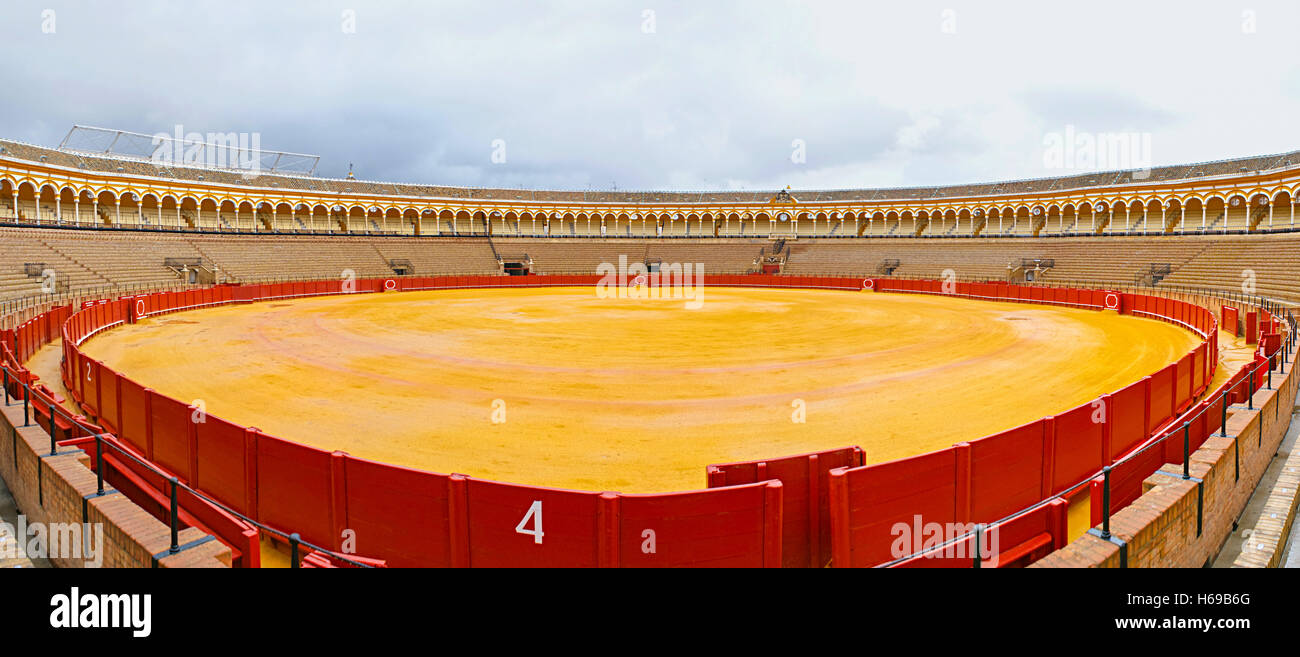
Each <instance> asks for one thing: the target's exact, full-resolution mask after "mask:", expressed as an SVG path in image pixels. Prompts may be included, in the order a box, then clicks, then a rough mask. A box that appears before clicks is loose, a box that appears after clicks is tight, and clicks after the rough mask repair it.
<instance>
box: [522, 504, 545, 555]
mask: <svg viewBox="0 0 1300 657" xmlns="http://www.w3.org/2000/svg"><path fill="white" fill-rule="evenodd" d="M529 518H531V519H532V521H533V528H532V529H526V528H525V527H526V525H528V520H529ZM515 533H517V534H528V535H529V536H532V537H533V542H534V543H536V544H538V545H541V544H542V536H545V534H544V533H542V501H541V500H537V501H535V502H533V505H532V506H530V507H528V513H526V514H524V519H523V520H520V521H519V524H518V525H515Z"/></svg>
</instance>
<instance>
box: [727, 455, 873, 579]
mask: <svg viewBox="0 0 1300 657" xmlns="http://www.w3.org/2000/svg"><path fill="white" fill-rule="evenodd" d="M863 463H864V460H863V452H862V449H861V448H858V447H845V448H843V449H836V450H829V451H825V452H817V453H815V454H800V455H797V456H789V457H785V458H779V459H769V460H765V461H747V462H741V463H725V464H719V465H710V466H709V467H708V469H707V477H708V485H709V488H721V487H724V486H737V485H741V484H752V483H757V482H762V481H767V480H769V479H778V480H780V481H781V483H782V485H783V486H784V488H783V490H782V493H781V495H782V499H783V504H784V508H783V510H782V516H783V518H784V524H785V527H784V529H783V534H782V550H781V554H782V559H783V560H784V562H785V565H786V566H787V567H790V568H821V567H823V566H825V565H826V564H827V563H829V562H830V558H831V543H830V531H831V520H830V511H829V509H830V502H829V494H830V487H829V483H828V474H827V473H829V472H830V471H831V470H833V469H835V468H845V467H848V468H855V467H858V466H860V465H862V464H863Z"/></svg>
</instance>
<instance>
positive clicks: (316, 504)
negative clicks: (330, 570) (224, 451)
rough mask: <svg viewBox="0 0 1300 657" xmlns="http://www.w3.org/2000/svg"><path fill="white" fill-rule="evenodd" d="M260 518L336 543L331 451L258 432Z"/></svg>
mask: <svg viewBox="0 0 1300 657" xmlns="http://www.w3.org/2000/svg"><path fill="white" fill-rule="evenodd" d="M256 458H257V516H256V517H257V519H258V520H260V521H261V522H263V523H266V524H268V525H270V526H272V527H292V528H294V529H295V531H297V532H298V533H299V534H301V535H302V538H303V540H306V541H308V542H310V543H315V544H316V545H320V546H324V547H330V546H333V545H334V544H335V543H336V541H337V540H338V538H339V537H337V536H334V535H333V532H332V529H333V528H332V522H331V521H332V514H333V512H334V507H333V505H331V504H329V500H331V499H332V490H331V467H330V454H329V452H324V451H321V450H319V449H315V448H312V447H308V446H306V445H300V444H298V443H292V442H289V441H287V440H281V439H279V438H275V437H272V436H268V435H266V434H264V433H258V434H257V457H256Z"/></svg>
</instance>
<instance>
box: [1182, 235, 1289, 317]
mask: <svg viewBox="0 0 1300 657" xmlns="http://www.w3.org/2000/svg"><path fill="white" fill-rule="evenodd" d="M1193 239H1195V240H1196V241H1197V242H1199V243H1201V244H1203V245H1204V247H1205V248H1204V250H1203V251H1202V252H1201V253H1200V254H1199V255H1198V256H1197V257H1196V258H1194V259H1192V260H1191V261H1189V262H1187V263H1185V264H1184V265H1182V266H1181V267H1178V268H1177V269H1175V271H1174V273H1173V274H1171V275H1170V276H1168V277H1166V278H1165V280H1164V282H1163V284H1164V285H1191V286H1198V287H1218V288H1224V289H1229V290H1241V289H1243V288H1242V285H1243V284H1244V283H1248V282H1251V283H1253V285H1254V289H1255V292H1254V294H1256V295H1260V296H1267V297H1273V298H1278V299H1285V300H1291V301H1297V302H1300V258H1297V257H1296V254H1297V253H1300V237H1297V236H1291V235H1270V236H1254V235H1220V236H1216V237H1204V238H1193ZM1252 277H1253V278H1252Z"/></svg>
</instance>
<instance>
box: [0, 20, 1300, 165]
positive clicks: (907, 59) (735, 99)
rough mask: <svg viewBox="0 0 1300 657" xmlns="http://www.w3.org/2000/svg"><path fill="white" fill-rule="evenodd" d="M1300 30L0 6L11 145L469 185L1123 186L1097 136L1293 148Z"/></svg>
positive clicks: (5, 118) (1163, 150)
mask: <svg viewBox="0 0 1300 657" xmlns="http://www.w3.org/2000/svg"><path fill="white" fill-rule="evenodd" d="M1298 26H1300V2H1296V1H1295V0H1284V1H1279V2H1266V1H1262V0H1248V1H1247V2H1245V3H1244V4H1242V3H1237V2H1230V1H1223V0H1218V1H1209V2H1200V1H1191V0H1181V1H1176V2H1157V1H1149V0H1140V1H1135V0H1125V1H1122V2H1109V1H1089V2H1070V3H1064V2H1062V3H1057V2H1043V1H1041V0H1039V1H1030V2H1011V1H1000V0H998V1H995V0H984V1H981V2H956V1H953V0H941V1H939V2H929V1H926V0H907V1H906V2H903V1H888V2H885V1H876V0H857V1H852V2H850V1H845V2H830V1H819V0H806V1H804V2H767V1H760V0H735V1H732V0H695V1H694V2H689V1H688V2H667V1H664V0H637V1H636V2H624V1H623V0H591V1H589V2H586V1H584V2H578V1H561V0H526V1H520V2H498V1H497V0H471V1H466V2H433V1H422V0H405V1H399V0H366V1H365V2H359V1H355V0H342V1H338V0H301V1H299V0H292V1H291V0H279V1H277V0H257V1H254V0H221V1H219V2H218V1H207V0H184V1H181V2H163V1H153V0H99V1H93V0H85V1H66V0H38V1H31V0H4V1H3V3H2V4H0V61H3V62H4V63H5V64H4V67H3V69H0V70H2V71H3V72H2V73H0V89H3V92H0V97H3V99H4V100H3V102H0V136H2V137H4V138H9V139H17V140H21V141H27V142H32V143H36V144H41V145H46V146H55V145H57V144H58V143H59V142H60V141H61V140H62V138H63V136H64V135H65V134H66V133H67V131H68V129H69V128H70V127H71V126H72V125H74V124H81V125H92V126H103V127H110V128H117V129H123V130H132V131H137V132H142V133H147V134H154V133H159V132H165V133H172V132H174V131H175V130H176V129H177V126H183V130H184V131H185V132H198V133H208V132H220V133H230V132H240V133H257V134H258V135H259V136H260V139H261V145H262V147H263V148H265V149H275V150H285V151H292V152H298V153H310V154H316V155H320V156H321V163H320V166H319V168H318V169H317V173H318V174H319V175H327V176H341V175H344V174H346V172H347V170H348V166H349V163H351V164H354V165H355V168H356V173H357V177H359V178H364V179H369V180H393V181H409V182H420V183H435V184H455V185H472V186H510V187H546V188H565V189H589V188H590V189H611V188H617V189H770V188H775V187H783V186H785V185H791V186H793V187H794V188H796V189H806V188H844V187H891V186H902V185H939V184H954V183H964V182H979V181H986V180H994V179H1008V178H1029V177H1041V176H1048V175H1059V174H1062V173H1072V172H1076V171H1080V170H1087V169H1090V168H1106V169H1110V168H1117V167H1113V166H1104V165H1105V164H1107V162H1103V161H1099V159H1104V158H1095V157H1093V158H1089V157H1086V156H1085V155H1083V154H1084V153H1087V152H1088V151H1087V148H1086V146H1087V144H1089V143H1096V142H1097V141H1098V140H1111V143H1115V142H1114V140H1116V139H1118V140H1121V141H1120V143H1124V144H1127V145H1128V146H1129V148H1128V149H1127V150H1126V151H1123V152H1125V153H1127V154H1128V161H1121V162H1118V163H1119V164H1120V165H1122V166H1120V167H1118V168H1142V166H1143V165H1145V164H1154V165H1157V166H1158V165H1162V164H1178V163H1187V162H1194V161H1203V160H1215V159H1223V158H1228V157H1238V156H1247V155H1258V154H1265V153H1277V152H1283V151H1290V150H1297V149H1300V120H1298V118H1300V38H1297V34H1300V30H1298V29H1297V28H1298ZM1067 142H1068V143H1070V144H1073V145H1074V146H1075V148H1064V147H1063V144H1066V143H1067ZM1062 156H1064V157H1062ZM1127 165H1131V166H1127Z"/></svg>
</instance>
